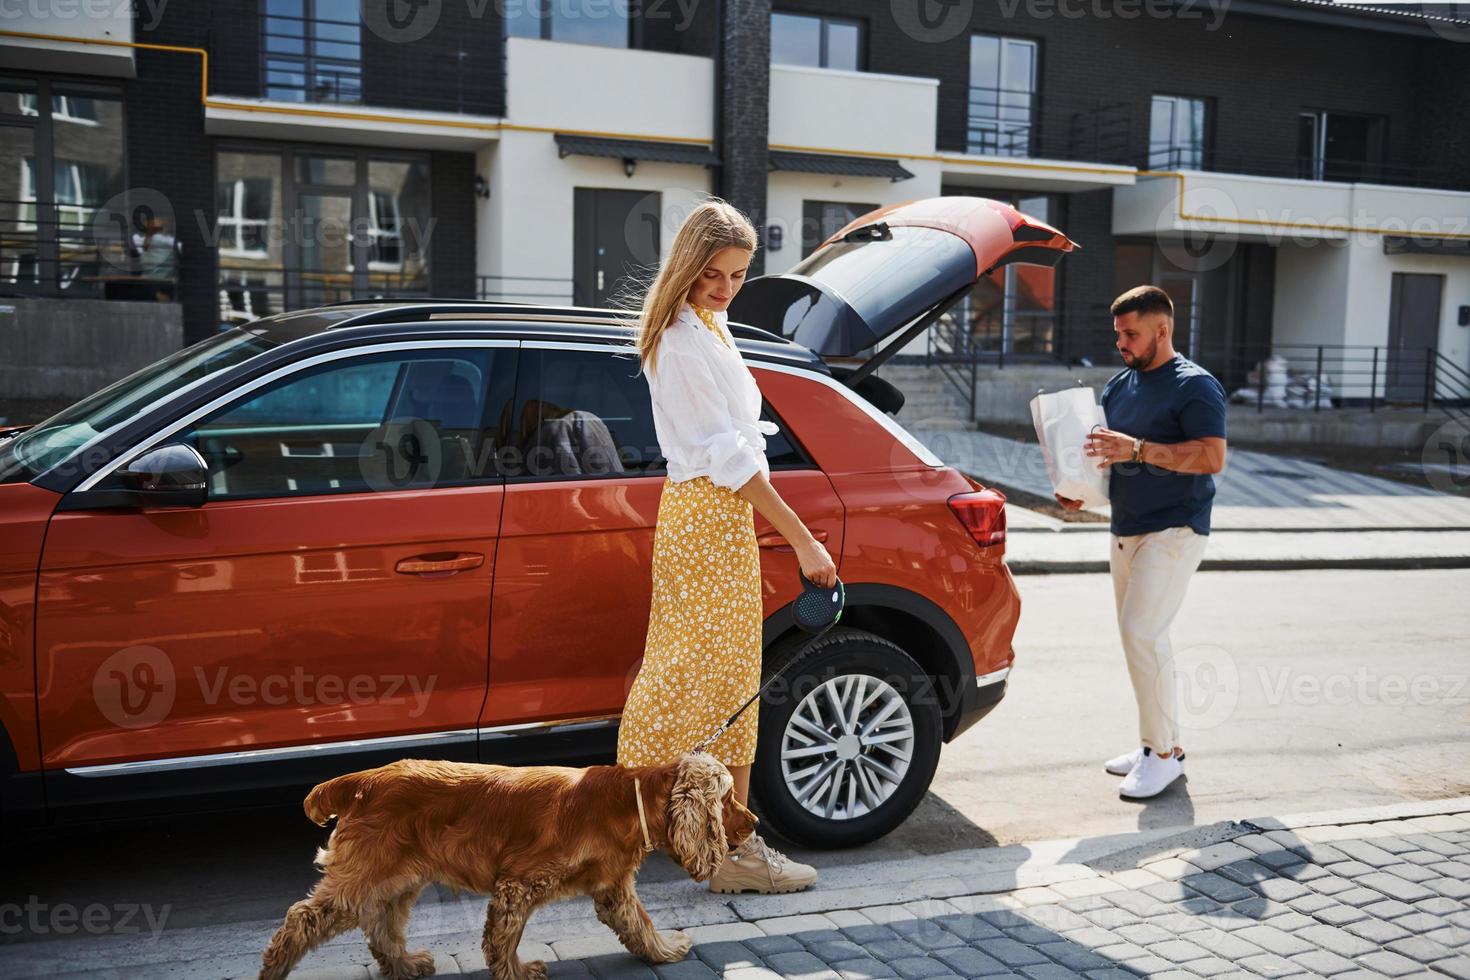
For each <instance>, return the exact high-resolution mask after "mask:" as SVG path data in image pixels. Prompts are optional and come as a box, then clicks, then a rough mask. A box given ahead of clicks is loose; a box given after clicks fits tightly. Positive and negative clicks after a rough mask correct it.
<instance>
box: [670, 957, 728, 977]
mask: <svg viewBox="0 0 1470 980" xmlns="http://www.w3.org/2000/svg"><path fill="white" fill-rule="evenodd" d="M653 973H654V976H656V977H658V978H659V980H719V976H720V975H719V974H718V973H716V972H715V971H713V970H711V969H710V968H709V967H707V966H705V965H704V964H703V963H701V962H700V961H699V960H681V961H680V962H678V963H660V964H659V965H658V966H656V967H654V968H653Z"/></svg>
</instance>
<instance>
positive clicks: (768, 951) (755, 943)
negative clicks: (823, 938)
mask: <svg viewBox="0 0 1470 980" xmlns="http://www.w3.org/2000/svg"><path fill="white" fill-rule="evenodd" d="M837 938H839V939H840V938H841V934H840V933H838V934H837ZM741 942H743V943H744V944H745V945H746V946H747V947H748V948H749V949H750V950H751V951H752V952H754V953H756V954H757V955H759V956H771V955H773V954H775V953H794V952H796V951H798V950H799V949H801V948H802V944H801V943H800V942H798V937H797V936H782V935H775V936H752V937H751V938H749V939H742V940H741Z"/></svg>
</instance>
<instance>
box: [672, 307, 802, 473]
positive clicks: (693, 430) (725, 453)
mask: <svg viewBox="0 0 1470 980" xmlns="http://www.w3.org/2000/svg"><path fill="white" fill-rule="evenodd" d="M714 319H715V323H716V324H717V325H718V326H719V328H720V332H721V334H722V335H723V336H724V337H725V341H724V342H722V341H721V340H720V338H719V337H718V336H716V335H715V334H714V332H713V331H711V330H710V329H709V327H707V326H705V324H704V321H703V320H701V319H700V318H699V314H697V313H695V312H694V307H692V306H691V305H689V303H688V302H685V303H684V305H683V306H682V307H681V308H680V310H679V314H678V315H677V316H676V317H675V318H674V322H673V323H670V324H669V326H668V328H667V329H666V330H664V332H663V335H662V336H661V337H660V338H659V342H658V354H657V355H656V357H655V359H654V369H653V370H652V371H648V372H645V375H646V377H647V378H648V390H649V394H650V395H651V396H652V400H653V428H654V432H655V434H656V435H657V436H658V444H659V449H660V451H661V452H662V453H663V455H664V458H665V459H666V460H668V463H669V479H670V480H672V481H674V482H675V483H683V482H684V481H685V480H692V479H694V478H695V477H696V476H708V477H709V478H710V480H711V481H712V482H714V483H716V484H719V485H720V486H722V487H728V488H730V489H731V490H738V489H740V487H742V486H744V485H745V483H746V482H747V481H748V480H749V479H750V478H751V477H753V476H755V475H756V473H764V474H765V475H766V477H767V479H769V478H770V475H771V467H770V464H769V463H768V462H767V461H766V452H765V450H766V436H768V435H775V434H776V433H777V432H780V431H781V429H780V427H779V426H777V425H776V423H774V422H765V421H762V420H761V418H760V413H761V392H760V388H759V387H758V386H757V385H756V383H755V376H754V375H752V374H751V373H750V368H748V367H746V366H745V360H744V358H742V357H741V356H740V351H739V350H737V349H736V347H735V338H734V337H733V336H731V334H730V328H729V327H728V326H727V325H726V321H727V320H728V317H727V316H726V315H725V313H724V312H723V311H720V310H716V311H715V315H714ZM727 344H728V346H727Z"/></svg>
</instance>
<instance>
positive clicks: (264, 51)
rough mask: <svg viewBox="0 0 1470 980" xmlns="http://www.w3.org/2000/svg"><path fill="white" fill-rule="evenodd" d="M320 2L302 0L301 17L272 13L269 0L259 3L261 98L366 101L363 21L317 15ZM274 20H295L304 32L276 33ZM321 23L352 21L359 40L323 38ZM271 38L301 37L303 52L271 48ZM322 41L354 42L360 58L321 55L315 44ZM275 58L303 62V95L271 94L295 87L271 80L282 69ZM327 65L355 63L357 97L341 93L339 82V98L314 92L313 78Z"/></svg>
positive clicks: (308, 102)
mask: <svg viewBox="0 0 1470 980" xmlns="http://www.w3.org/2000/svg"><path fill="white" fill-rule="evenodd" d="M318 2H319V0H301V15H300V16H299V17H298V16H295V15H292V14H273V13H271V12H270V10H269V7H270V4H269V0H266V2H264V3H261V4H260V8H259V9H260V94H261V98H264V99H270V100H274V101H278V102H295V103H300V104H303V105H311V104H333V105H363V104H365V99H364V92H363V79H364V71H363V69H364V67H365V64H364V59H363V39H362V22H361V20H357V21H340V20H331V19H328V18H325V17H319V16H317V4H318ZM272 20H285V21H296V22H298V23H299V24H300V26H301V34H300V35H299V37H298V36H297V35H294V34H280V33H276V32H274V31H272V30H271V29H270V26H271V25H270V21H272ZM319 24H331V25H334V26H349V25H350V26H355V27H356V28H357V40H356V41H339V40H336V39H334V38H327V39H325V40H324V39H322V38H319V37H317V35H316V30H317V25H319ZM272 38H291V39H293V40H299V41H300V43H301V53H300V54H296V53H293V52H285V51H272V50H271V49H270V44H271V39H272ZM319 44H331V45H353V46H355V47H356V48H357V60H356V61H353V60H352V59H351V58H343V57H340V56H334V55H321V54H318V53H317V51H316V48H317V45H319ZM272 61H277V62H283V63H284V62H291V63H294V64H296V65H298V66H300V70H301V78H302V84H301V88H300V92H301V98H299V99H293V98H289V97H284V96H279V95H272V89H280V90H287V91H291V90H294V89H295V86H290V85H280V84H274V85H273V84H272V83H271V81H270V75H271V73H272V72H273V71H280V70H281V69H280V68H279V67H272ZM324 65H325V66H332V65H344V66H355V67H356V69H357V74H356V81H357V93H356V97H355V98H342V97H341V89H340V86H339V87H338V89H337V93H336V94H337V96H338V97H337V98H319V97H317V95H316V94H315V93H316V91H317V90H316V89H314V88H313V87H312V80H313V79H314V78H316V77H317V74H318V71H319V70H320V68H321V67H322V66H324Z"/></svg>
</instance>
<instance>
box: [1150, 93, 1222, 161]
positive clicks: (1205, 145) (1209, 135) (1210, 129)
mask: <svg viewBox="0 0 1470 980" xmlns="http://www.w3.org/2000/svg"><path fill="white" fill-rule="evenodd" d="M1161 99H1167V100H1169V102H1170V110H1169V139H1170V142H1169V145H1168V147H1166V148H1165V149H1164V150H1163V152H1165V153H1168V154H1171V155H1172V154H1175V153H1176V151H1180V150H1188V149H1189V147H1188V146H1187V145H1185V144H1181V143H1180V142H1179V141H1178V138H1177V134H1176V132H1175V129H1174V124H1175V122H1176V121H1177V120H1178V107H1179V105H1180V104H1181V103H1197V104H1198V105H1199V106H1200V110H1201V112H1202V113H1203V116H1204V122H1203V125H1202V126H1201V132H1200V139H1199V149H1198V152H1197V157H1198V160H1199V166H1198V168H1195V167H1188V166H1185V165H1183V164H1179V163H1173V162H1170V163H1167V164H1156V163H1155V162H1154V155H1155V153H1157V152H1159V151H1157V150H1155V149H1154V145H1153V122H1154V109H1155V107H1156V105H1157V104H1158V102H1159V100H1161ZM1213 103H1214V99H1212V98H1210V97H1209V96H1204V95H1185V94H1183V93H1180V92H1154V93H1152V94H1151V95H1150V96H1149V115H1148V123H1149V129H1148V131H1149V147H1148V166H1149V168H1150V169H1154V168H1157V167H1162V166H1169V167H1173V168H1176V169H1180V170H1194V169H1198V170H1209V169H1211V168H1212V166H1213V164H1214V161H1213V159H1212V157H1213V154H1212V152H1211V150H1212V147H1213V146H1214V142H1215V140H1214V127H1215V107H1214V105H1213ZM1172 159H1173V157H1172V156H1171V160H1172ZM1180 159H1182V157H1181V158H1180Z"/></svg>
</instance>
